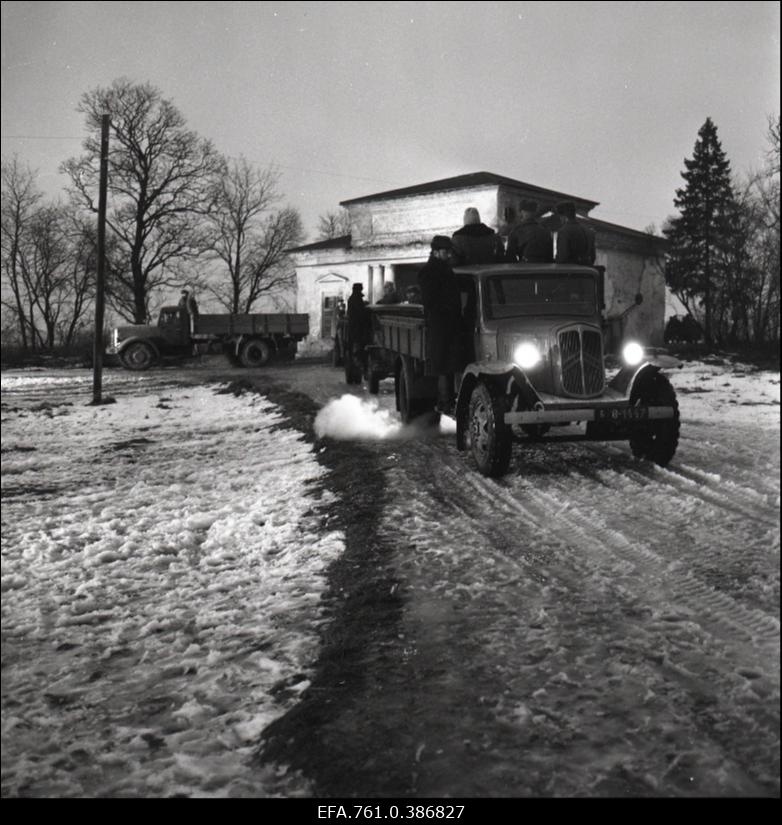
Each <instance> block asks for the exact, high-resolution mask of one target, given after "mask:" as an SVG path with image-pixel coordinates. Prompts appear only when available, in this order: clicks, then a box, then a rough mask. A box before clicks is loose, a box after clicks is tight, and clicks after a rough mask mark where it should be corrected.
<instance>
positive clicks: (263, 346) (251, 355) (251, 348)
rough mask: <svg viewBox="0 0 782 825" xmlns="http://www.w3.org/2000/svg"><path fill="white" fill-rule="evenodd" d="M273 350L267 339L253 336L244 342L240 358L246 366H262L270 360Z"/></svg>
mask: <svg viewBox="0 0 782 825" xmlns="http://www.w3.org/2000/svg"><path fill="white" fill-rule="evenodd" d="M271 355H272V350H271V347H270V346H269V345H268V344H267V343H266V341H261V340H259V339H257V338H252V339H251V340H249V341H245V342H244V344H242V349H241V352H240V353H239V360H240V361H241V362H242V366H244V367H262V366H263V365H264V364H267V363H268V362H269V359H270V358H271Z"/></svg>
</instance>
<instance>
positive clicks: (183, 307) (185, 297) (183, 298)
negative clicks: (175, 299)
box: [177, 289, 190, 315]
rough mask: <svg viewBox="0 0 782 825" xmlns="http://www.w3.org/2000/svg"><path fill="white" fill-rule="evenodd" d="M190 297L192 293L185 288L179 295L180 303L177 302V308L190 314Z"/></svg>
mask: <svg viewBox="0 0 782 825" xmlns="http://www.w3.org/2000/svg"><path fill="white" fill-rule="evenodd" d="M189 298H190V293H189V292H188V291H187V290H186V289H183V290H182V294H181V295H180V296H179V303H178V304H177V309H178V310H179V311H180V312H186V313H187V314H188V315H189V314H190V312H189V310H188V308H187V302H188V299H189Z"/></svg>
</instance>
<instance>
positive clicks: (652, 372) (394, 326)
mask: <svg viewBox="0 0 782 825" xmlns="http://www.w3.org/2000/svg"><path fill="white" fill-rule="evenodd" d="M454 272H455V274H456V278H457V281H458V283H459V289H460V293H461V298H462V316H463V322H464V340H463V341H462V342H461V344H462V345H463V347H464V355H463V358H462V367H463V368H462V369H461V371H460V372H458V373H457V374H456V375H455V377H454V383H455V387H454V389H455V394H456V403H455V407H454V409H453V410H451V411H450V412H451V413H452V414H453V416H454V417H455V419H456V445H457V447H458V449H460V450H468V449H469V450H470V451H471V453H472V457H473V459H474V461H475V464H476V465H477V467H478V470H479V471H480V472H481V473H482V474H483V475H486V476H501V475H503V474H504V473H505V472H506V471H507V470H508V467H509V465H510V461H511V454H512V444H513V443H514V441H523V440H527V441H529V440H532V441H535V442H539V443H545V442H547V441H549V440H557V441H577V440H578V441H582V440H589V441H609V440H626V441H629V443H630V447H631V449H632V452H633V454H634V455H635V456H636V457H639V458H643V459H649V460H651V461H653V462H656V463H657V464H659V465H661V466H665V465H666V464H667V463H668V462H669V461H670V460H671V458H672V457H673V455H674V453H675V451H676V448H677V445H678V441H679V409H678V404H677V400H676V393H675V392H674V389H673V387H672V386H671V383H670V381H669V380H668V378H667V377H666V376H665V375H664V374H663V372H662V368H663V367H665V366H674V365H676V363H677V362H675V361H674V359H670V358H667V361H666V356H662V357H658V356H657V355H653V356H651V357H649V356H648V355H647V353H646V351H645V349H644V347H643V346H642V345H641V343H639V342H637V341H625V342H624V343H623V345H622V346H621V359H622V360H621V366H620V367H619V368H618V370H617V371H616V374H615V375H613V377H611V379H610V380H607V373H606V366H605V361H604V332H605V330H606V329H607V327H608V325H607V324H606V320H605V319H604V317H603V310H604V300H603V284H604V271H603V269H602V267H585V266H575V265H574V266H569V265H562V264H518V263H514V264H486V265H481V266H473V267H458V268H456V269H455V270H454ZM641 300H642V298H641V296H640V295H639V296H637V297H636V302H637V303H640V301H641ZM368 311H369V312H371V314H372V318H373V330H374V332H373V336H374V337H373V341H372V343H371V344H370V345H369V346H368V347H367V348H366V357H365V361H364V365H363V373H364V378H365V379H366V380H367V382H368V385H369V390H370V392H372V393H377V392H378V389H379V382H380V381H381V380H383V379H384V378H388V377H393V379H394V386H395V394H396V407H397V409H398V410H399V412H400V414H401V418H402V420H403V422H411V421H412V420H414V419H416V418H418V417H421V416H425V417H427V418H428V419H429V420H430V421H436V420H439V413H438V412H436V411H435V404H436V401H437V377H436V375H434V374H433V371H432V369H431V367H430V362H429V358H428V355H427V350H428V346H427V344H428V342H427V327H426V322H425V318H424V311H423V307H421V306H419V305H411V304H398V305H384V306H377V305H376V306H373V307H369V308H368ZM347 363H348V362H347V361H346V364H347ZM355 369H356V367H355V366H346V375H348V374H349V376H350V378H349V380H352V379H354V378H355V374H354V370H355ZM574 424H580V425H581V426H580V427H572V426H571V425H574ZM566 428H567V429H566Z"/></svg>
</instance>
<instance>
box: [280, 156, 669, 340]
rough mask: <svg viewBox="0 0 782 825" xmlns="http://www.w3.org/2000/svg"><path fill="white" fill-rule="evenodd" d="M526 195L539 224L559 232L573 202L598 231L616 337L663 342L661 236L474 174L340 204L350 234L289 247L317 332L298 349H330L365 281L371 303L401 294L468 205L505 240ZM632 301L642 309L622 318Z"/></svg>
mask: <svg viewBox="0 0 782 825" xmlns="http://www.w3.org/2000/svg"><path fill="white" fill-rule="evenodd" d="M523 199H533V200H535V201H537V202H538V204H539V205H540V216H541V221H542V222H543V223H545V224H547V225H548V226H549V228H550V229H551V230H552V231H553V232H556V228H557V227H558V226H559V220H558V218H557V217H556V216H555V215H554V214H552V213H553V210H554V207H555V205H556V204H557V203H559V202H560V201H563V200H569V201H572V202H573V203H575V205H576V213H577V215H578V218H579V220H583V221H584V223H585V224H586V225H588V226H590V227H591V228H592V229H593V230H594V232H595V236H596V249H597V261H596V263H597V264H602V265H603V266H605V268H606V279H605V280H606V286H605V297H606V315H607V317H609V318H613V319H615V320H614V322H613V324H612V327H613V334H614V335H617V334H619V330H620V326H621V325H622V324H623V325H624V332H625V334H627V335H633V336H638V337H639V338H640V339H641V340H643V341H644V342H645V343H647V344H649V345H661V344H662V342H663V330H664V326H665V278H664V274H663V266H662V255H663V252H664V249H665V244H666V241H665V240H664V239H663V238H658V237H655V236H653V235H649V234H647V233H644V232H638V231H636V230H634V229H628V228H627V227H623V226H617V225H616V224H611V223H607V222H605V221H601V220H596V219H594V218H590V217H589V212H590V211H591V210H592V209H594V207H596V206H597V205H598V203H597V202H596V201H591V200H587V199H585V198H580V197H577V196H575V195H569V194H567V193H564V192H555V191H553V190H551V189H542V188H541V187H539V186H533V185H532V184H528V183H524V182H523V181H518V180H513V179H512V178H506V177H502V176H501V175H495V174H492V173H490V172H475V173H472V174H468V175H459V176H457V177H452V178H445V179H444V180H438V181H433V182H431V183H422V184H418V185H416V186H409V187H406V188H404V189H394V190H391V191H388V192H379V193H377V194H374V195H366V196H364V197H359V198H353V199H351V200H346V201H342V203H341V205H342V206H343V207H345V208H346V209H347V211H348V215H349V218H350V234H349V235H345V236H343V237H340V238H334V239H332V240H327V241H319V242H317V243H311V244H306V245H304V246H299V247H296V248H295V249H292V250H290V252H291V254H292V257H293V260H294V264H295V266H296V281H297V307H296V311H297V312H306V313H309V316H310V337H309V339H308V340H307V341H306V344H305V345H304V346H303V347H302V346H301V345H300V351H302V349H304V350H305V351H307V352H310V353H317V352H325V351H327V350H328V349H330V348H331V337H332V334H333V317H334V307H335V306H336V303H337V301H338V300H340V299H344V300H346V299H347V298H348V296H349V295H350V291H351V287H352V285H353V284H354V283H361V284H363V286H364V295H365V297H367V298H368V300H369V301H370V303H372V302H374V301H376V300H377V299H378V298H380V296H381V295H382V292H383V283H384V282H385V281H393V282H394V283H395V284H396V286H397V289H398V291H400V292H401V291H402V290H404V288H405V287H406V286H408V285H409V284H412V283H415V282H416V278H417V273H418V270H419V269H420V267H421V266H422V265H423V264H424V263H425V262H426V260H427V259H428V257H429V242H430V241H431V238H432V236H433V235H452V234H453V233H454V232H455V231H456V230H457V229H458V228H459V227H460V226H461V225H462V216H463V214H464V210H465V209H466V208H467V207H468V206H474V207H476V208H477V209H478V211H479V212H480V215H481V220H482V221H483V223H485V224H486V225H487V226H491V227H492V228H494V229H495V230H496V231H497V232H498V234H499V235H501V236H503V238H505V237H507V233H508V231H509V230H510V229H511V228H512V227H513V226H514V224H516V223H517V221H518V219H519V216H518V205H519V202H520V201H521V200H523ZM555 242H556V241H555ZM638 293H640V294H641V295H642V296H643V302H642V303H641V304H640V306H636V300H635V298H636V295H637V294H638ZM631 307H635V308H634V309H633V310H632V311H630V312H627V314H626V315H625V317H624V320H623V321H620V320H619V319H621V318H622V316H623V314H624V313H625V312H626V311H627V310H629V309H630V308H631Z"/></svg>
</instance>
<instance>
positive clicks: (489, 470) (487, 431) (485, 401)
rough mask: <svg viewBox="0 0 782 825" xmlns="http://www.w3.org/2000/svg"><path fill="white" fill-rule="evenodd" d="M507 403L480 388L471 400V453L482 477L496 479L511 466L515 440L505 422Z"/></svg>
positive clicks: (476, 389) (478, 386)
mask: <svg viewBox="0 0 782 825" xmlns="http://www.w3.org/2000/svg"><path fill="white" fill-rule="evenodd" d="M505 406H506V405H505V399H504V398H502V397H499V396H496V395H494V394H493V393H492V392H491V390H490V389H489V387H487V386H486V384H478V385H477V386H476V387H475V389H474V390H473V391H472V395H471V396H470V411H469V433H470V450H471V452H472V457H473V459H474V460H475V464H476V466H477V467H478V470H479V471H480V472H481V474H482V475H485V476H491V477H493V478H496V477H498V476H501V475H504V474H505V473H506V472H507V470H508V466H509V465H510V459H511V452H512V449H513V440H512V437H511V435H512V434H511V429H510V427H509V426H508V425H507V424H506V423H505V421H504V415H505Z"/></svg>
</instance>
